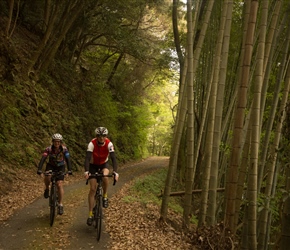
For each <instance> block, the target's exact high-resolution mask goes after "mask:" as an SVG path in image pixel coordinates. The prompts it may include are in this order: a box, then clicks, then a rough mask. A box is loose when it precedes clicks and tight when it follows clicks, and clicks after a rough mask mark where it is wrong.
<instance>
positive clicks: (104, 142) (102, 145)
mask: <svg viewBox="0 0 290 250" xmlns="http://www.w3.org/2000/svg"><path fill="white" fill-rule="evenodd" d="M95 133H96V138H94V139H92V140H91V141H90V143H89V145H88V149H87V153H86V159H85V178H86V179H89V183H90V191H89V195H88V201H89V218H88V219H87V224H88V225H89V226H91V225H92V223H93V207H94V200H95V198H94V197H95V193H96V189H97V180H96V179H95V178H90V174H95V173H96V172H98V170H99V169H102V170H103V173H104V174H105V175H107V174H109V169H108V168H109V163H108V160H109V156H110V158H111V160H112V165H113V173H114V174H115V179H116V181H118V177H119V175H118V174H117V160H116V155H115V150H114V145H113V143H112V142H111V141H110V140H109V139H108V138H107V136H108V130H107V129H106V128H105V127H98V128H96V130H95ZM108 182H109V180H108V177H104V180H103V191H104V193H103V197H104V198H103V207H105V208H107V207H108V194H107V190H108Z"/></svg>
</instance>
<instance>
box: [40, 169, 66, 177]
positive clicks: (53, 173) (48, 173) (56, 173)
mask: <svg viewBox="0 0 290 250" xmlns="http://www.w3.org/2000/svg"><path fill="white" fill-rule="evenodd" d="M43 174H44V175H46V176H48V175H66V174H67V173H66V172H62V171H58V172H54V171H52V170H49V171H47V172H44V173H43Z"/></svg>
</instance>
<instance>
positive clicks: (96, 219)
mask: <svg viewBox="0 0 290 250" xmlns="http://www.w3.org/2000/svg"><path fill="white" fill-rule="evenodd" d="M103 177H114V183H113V185H115V184H116V179H115V174H108V175H104V174H103V172H102V171H101V170H99V171H98V172H96V173H95V174H90V178H95V179H97V184H98V185H97V190H96V194H95V206H94V208H93V226H94V227H95V229H96V231H97V241H99V240H100V238H101V231H102V220H103V187H102V183H103ZM87 184H88V180H87V181H86V185H87Z"/></svg>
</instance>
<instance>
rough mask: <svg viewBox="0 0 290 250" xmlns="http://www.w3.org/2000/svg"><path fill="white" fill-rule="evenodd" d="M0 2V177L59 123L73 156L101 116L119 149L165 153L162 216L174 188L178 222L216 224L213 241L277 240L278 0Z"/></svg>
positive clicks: (282, 59) (284, 65)
mask: <svg viewBox="0 0 290 250" xmlns="http://www.w3.org/2000/svg"><path fill="white" fill-rule="evenodd" d="M0 11H1V17H0V27H1V37H0V39H1V41H0V62H1V66H0V86H1V87H0V95H1V98H0V108H1V114H0V115H1V120H0V128H1V129H0V149H1V151H0V154H1V160H0V167H1V173H0V178H1V179H4V178H3V176H4V175H5V176H6V175H7V172H9V171H11V169H14V170H15V168H17V167H33V166H35V165H36V164H37V161H38V158H39V155H40V153H41V150H42V148H43V147H44V146H45V145H46V144H47V143H50V135H51V134H52V133H54V132H56V131H57V132H59V133H62V134H63V136H64V138H65V143H66V144H67V145H68V147H69V149H70V150H71V154H72V156H73V163H74V168H75V169H78V168H81V167H82V164H83V157H84V151H85V149H86V145H87V143H88V141H89V140H90V138H91V137H92V136H93V131H94V128H95V127H96V126H106V127H107V128H108V129H109V134H110V138H111V139H112V141H113V142H114V144H115V145H116V150H117V152H118V161H119V162H120V163H123V162H127V161H130V160H137V159H140V158H142V157H146V156H148V155H169V156H170V163H169V166H168V175H167V180H166V183H165V184H164V193H163V198H162V204H161V210H160V220H161V221H162V220H163V221H164V220H167V210H168V206H169V203H170V197H171V195H172V192H175V191H179V192H178V193H179V195H182V198H181V201H182V206H183V211H182V212H183V228H184V230H187V229H188V228H189V225H190V223H192V222H193V221H194V222H196V224H197V228H198V229H201V228H204V227H210V228H219V229H220V228H222V230H221V234H222V235H223V236H224V237H223V239H224V241H221V245H220V246H217V248H216V249H226V248H225V245H226V246H228V247H229V248H230V249H233V248H237V249H287V247H288V246H289V244H290V220H289V219H290V218H289V214H290V203H289V202H290V197H289V191H290V182H289V177H290V171H289V157H288V152H289V149H290V148H289V125H290V122H289V108H288V102H289V100H288V99H289V87H290V65H289V62H290V60H289V59H290V53H289V52H290V50H289V42H290V28H289V27H290V26H289V13H290V2H289V1H288V0H245V1H242V0H220V1H213V0H197V1H191V0H188V1H183V2H181V1H179V0H172V1H168V0H150V1H145V0H138V1H134V0H127V1H124V0H120V1H104V0H97V1H95V0H94V1H93V0H70V1H69V0H61V1H54V0H41V1H36V0H30V1H27V0H26V1H25V0H18V1H14V0H7V1H0ZM4 173H5V174H4ZM180 190H182V192H180ZM198 190H199V191H198ZM221 225H222V226H221ZM208 242H209V241H208ZM204 244H205V245H206V243H204ZM222 246H223V247H222ZM207 247H208V248H204V249H211V248H210V247H211V245H210V244H209V245H207Z"/></svg>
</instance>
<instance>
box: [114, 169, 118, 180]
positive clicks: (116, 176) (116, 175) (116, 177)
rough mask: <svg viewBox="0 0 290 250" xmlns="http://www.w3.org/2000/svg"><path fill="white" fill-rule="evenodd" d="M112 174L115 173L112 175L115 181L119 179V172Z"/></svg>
mask: <svg viewBox="0 0 290 250" xmlns="http://www.w3.org/2000/svg"><path fill="white" fill-rule="evenodd" d="M113 175H115V177H114V179H115V181H118V179H119V174H118V173H117V172H115V171H114V172H113Z"/></svg>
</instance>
